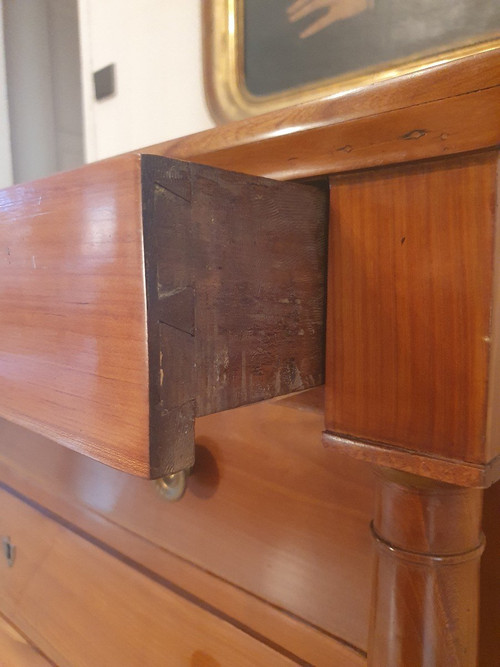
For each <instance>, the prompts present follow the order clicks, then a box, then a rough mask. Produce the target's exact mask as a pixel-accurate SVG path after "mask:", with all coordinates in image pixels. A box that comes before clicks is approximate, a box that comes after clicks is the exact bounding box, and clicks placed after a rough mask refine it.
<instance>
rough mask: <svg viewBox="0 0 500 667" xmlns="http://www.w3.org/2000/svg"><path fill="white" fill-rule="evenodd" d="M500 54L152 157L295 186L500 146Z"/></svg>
mask: <svg viewBox="0 0 500 667" xmlns="http://www.w3.org/2000/svg"><path fill="white" fill-rule="evenodd" d="M499 118H500V47H498V46H491V48H489V49H487V50H485V51H483V52H481V53H478V54H476V55H472V56H471V55H469V56H464V57H463V58H460V59H457V60H454V61H452V62H446V60H445V59H443V60H442V61H441V62H440V63H438V64H436V65H433V66H430V67H428V68H426V69H423V70H421V71H420V72H417V73H412V74H407V75H404V76H400V77H397V78H395V79H392V80H388V81H383V82H380V83H377V84H374V85H371V86H368V87H365V88H361V89H359V90H354V91H350V92H347V93H339V94H337V95H333V96H332V97H327V98H325V99H322V100H319V101H314V102H308V103H305V104H300V105H297V106H294V107H289V108H287V109H282V110H280V111H274V112H271V113H268V114H264V115H262V116H257V117H253V118H248V119H246V120H243V121H237V122H233V123H228V124H227V125H224V126H221V127H218V128H215V129H213V130H207V131H205V132H200V133H197V134H193V135H191V136H187V137H183V138H181V139H175V140H172V141H168V142H165V143H160V144H156V145H154V146H150V147H148V148H146V149H144V150H145V152H147V153H154V154H157V155H168V156H172V157H179V158H182V159H190V160H194V161H196V162H200V163H203V164H210V165H213V166H218V167H222V168H225V169H233V170H236V171H240V172H244V173H249V174H259V175H263V176H268V177H270V178H277V179H283V180H284V179H293V178H304V177H311V176H317V175H319V174H330V173H338V172H342V171H351V170H354V169H364V168H367V167H376V166H382V165H388V164H395V163H402V162H408V161H411V160H418V159H424V158H429V157H439V156H443V155H451V154H454V153H462V152H465V151H471V150H478V149H481V148H488V147H491V146H495V145H498V144H499V143H500V123H499V122H498V119H499Z"/></svg>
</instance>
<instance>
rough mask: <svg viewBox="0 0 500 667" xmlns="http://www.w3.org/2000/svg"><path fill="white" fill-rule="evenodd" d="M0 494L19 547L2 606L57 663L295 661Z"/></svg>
mask: <svg viewBox="0 0 500 667" xmlns="http://www.w3.org/2000/svg"><path fill="white" fill-rule="evenodd" d="M0 497H1V503H2V516H1V517H0V533H2V534H4V533H5V532H6V531H10V534H11V537H12V539H13V541H14V542H15V543H16V546H17V558H16V564H15V566H14V567H13V568H11V569H10V570H9V572H8V573H7V574H5V573H4V575H3V576H2V578H1V579H0V590H1V601H0V607H1V610H2V612H3V613H6V614H8V616H9V618H11V619H13V621H14V622H15V623H16V624H17V625H18V626H19V627H20V628H22V629H23V631H25V632H27V633H28V634H29V636H30V637H32V638H33V639H34V640H35V642H36V643H37V644H38V645H39V646H40V647H41V648H42V649H43V650H44V652H45V653H46V654H47V655H48V656H49V657H50V658H51V659H52V660H54V661H55V662H56V663H57V664H58V665H61V667H63V666H64V665H68V666H71V667H79V666H82V667H83V666H85V667H86V666H87V665H89V664H95V665H104V664H120V665H127V666H130V667H132V666H134V665H143V664H144V663H145V662H146V664H148V665H152V666H153V665H165V664H172V665H191V666H201V665H204V666H206V665H214V666H215V665H217V666H220V667H222V666H223V665H227V667H230V666H232V665H241V666H242V667H243V666H244V665H248V666H249V667H250V666H252V667H253V666H254V665H256V664H265V665H270V666H271V665H273V666H274V665H276V666H278V665H294V664H295V665H296V664H301V663H300V662H299V661H298V660H296V659H294V658H293V657H292V656H289V655H287V652H286V651H283V652H280V651H279V650H278V649H276V648H272V647H271V646H270V645H266V643H265V642H264V641H258V640H257V639H255V638H253V637H251V636H250V635H248V634H247V633H245V632H243V631H242V630H240V629H238V628H236V627H235V626H234V625H231V624H230V623H228V622H224V621H223V620H221V619H220V618H217V617H216V616H214V615H213V614H211V613H210V612H209V611H207V610H205V609H203V608H202V607H200V606H197V605H196V604H194V603H192V602H190V601H189V600H187V599H185V598H183V597H182V596H181V595H178V594H177V593H175V592H173V591H171V590H169V589H168V588H167V587H165V586H162V585H161V584H159V583H156V582H154V581H153V580H151V579H149V578H148V577H146V576H144V575H143V574H141V573H139V572H137V571H136V570H134V569H133V568H131V567H129V566H127V565H125V564H124V563H122V562H120V561H119V560H118V559H116V558H113V557H112V556H110V555H109V554H107V553H106V552H104V551H102V550H100V549H99V548H97V547H96V546H94V545H93V544H91V543H90V542H88V541H86V540H84V539H82V538H81V537H78V536H77V535H75V534H74V533H71V532H69V531H67V530H66V529H65V528H63V527H62V526H60V525H58V524H57V523H55V522H53V521H51V520H50V519H47V518H46V517H44V516H42V515H41V514H39V513H38V512H36V511H35V510H33V509H32V508H30V507H28V506H27V505H24V504H23V503H21V502H20V501H19V500H16V499H15V498H13V497H12V496H10V495H9V494H7V493H5V492H4V491H0ZM76 562H77V563H78V567H77V568H75V563H76ZM131 591H133V596H132V595H130V593H131ZM89 638H91V641H90V640H89ZM302 664H304V663H302Z"/></svg>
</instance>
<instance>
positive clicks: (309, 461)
mask: <svg viewBox="0 0 500 667" xmlns="http://www.w3.org/2000/svg"><path fill="white" fill-rule="evenodd" d="M314 391H316V390H314ZM281 401H282V399H273V400H272V401H265V402H261V403H257V404H254V405H252V406H247V407H242V408H238V409H235V410H229V411H226V412H221V413H219V414H216V415H210V416H206V417H202V418H200V419H198V420H197V424H196V429H197V434H196V440H197V443H198V448H197V453H196V461H197V463H196V465H195V469H194V472H193V475H192V476H191V477H190V479H189V482H188V488H187V491H186V494H185V496H184V498H183V499H182V501H181V502H179V503H176V504H174V505H172V504H169V503H166V502H165V501H164V499H163V498H161V497H160V496H159V495H158V494H157V492H156V490H155V488H154V484H148V483H146V482H145V481H144V480H141V479H134V478H131V477H129V476H127V475H124V474H123V473H119V472H117V471H114V470H112V469H111V468H108V467H106V466H102V465H100V464H98V463H96V462H94V461H92V460H90V459H84V458H83V457H80V456H78V455H76V454H75V453H73V452H70V451H69V450H65V449H64V448H62V447H58V446H57V445H56V444H54V443H50V442H45V443H43V445H42V443H40V442H39V440H40V439H41V438H40V436H36V435H35V434H30V433H28V432H27V431H25V430H23V429H21V428H19V427H16V426H15V425H13V424H9V423H8V422H5V421H4V422H2V426H1V431H0V440H1V442H2V450H1V454H0V474H1V477H2V479H4V480H6V481H7V480H8V483H10V484H11V485H13V486H14V487H15V488H16V489H18V490H19V491H20V492H21V493H28V494H30V495H31V496H32V497H34V498H35V499H37V500H38V501H39V502H40V503H41V504H43V505H46V506H49V507H50V508H51V509H52V510H53V511H55V512H56V513H57V514H60V515H61V516H63V517H66V516H68V515H67V512H68V511H69V510H68V506H69V505H73V506H77V507H83V508H87V509H89V510H91V511H92V512H93V513H96V514H97V515H98V516H100V517H103V518H104V519H106V520H107V522H106V525H107V526H108V528H106V526H104V527H103V528H102V533H100V536H101V538H102V539H104V541H106V540H107V539H111V537H107V535H108V534H109V533H110V532H111V528H110V527H111V526H113V525H119V526H122V527H123V528H124V529H125V530H126V531H127V532H128V533H130V534H133V535H138V536H141V537H143V538H144V539H145V540H146V541H147V542H148V543H151V544H154V545H157V546H158V547H159V550H160V551H162V552H163V551H164V550H166V551H168V552H170V553H171V554H173V555H175V556H177V557H178V558H181V559H182V560H183V561H185V562H186V563H187V564H191V565H192V566H195V567H199V568H200V569H201V570H203V571H204V572H209V573H211V574H212V575H213V576H215V577H216V578H217V579H219V580H224V581H225V582H228V583H230V584H232V585H233V586H235V587H236V588H237V589H238V590H240V591H246V592H247V593H249V594H251V595H252V596H254V597H255V598H258V599H260V600H261V601H266V602H268V603H269V604H271V605H272V606H273V607H275V608H277V609H279V610H283V612H284V613H286V614H289V615H291V616H292V617H294V618H295V619H297V620H298V621H299V620H300V621H302V622H303V623H305V624H307V625H309V626H310V627H315V628H317V629H320V630H322V631H323V632H325V633H328V635H330V636H331V637H337V638H339V639H340V640H342V641H343V642H345V643H347V644H350V645H351V646H354V647H357V648H358V649H360V650H365V649H366V642H367V634H368V615H369V598H370V578H371V566H372V550H371V537H370V530H369V522H370V519H371V516H372V502H373V500H372V499H373V495H372V494H373V480H372V474H371V470H370V467H369V466H367V465H366V464H363V463H359V462H357V461H354V460H352V459H350V458H349V457H346V456H337V455H336V454H335V453H332V452H328V451H325V449H324V448H322V447H321V444H320V438H321V431H322V428H323V412H322V411H320V412H317V411H315V410H310V409H309V407H308V406H307V407H306V408H305V409H297V408H290V407H289V404H288V401H286V402H285V404H284V405H282V404H281ZM27 460H30V461H31V464H30V466H29V467H27V466H26V463H25V462H26V461H27ZM14 473H15V474H14ZM41 494H42V495H41ZM48 494H50V495H53V496H55V497H56V498H55V500H54V501H52V502H51V503H50V504H49V497H48ZM332 517H335V520H332ZM69 518H71V517H69ZM77 523H80V519H78V520H77ZM187 527H189V528H187ZM92 530H95V529H92ZM111 534H112V532H111ZM112 544H113V545H114V546H116V548H117V549H118V550H119V551H125V552H127V551H128V549H129V548H130V547H129V543H128V542H127V541H124V542H121V543H120V542H119V543H115V542H113V543H112ZM135 553H136V556H135V557H136V558H137V559H138V560H139V561H140V562H142V560H143V558H144V547H142V548H141V547H140V546H139V547H137V549H136V551H135ZM156 567H158V565H157V566H156ZM161 567H162V568H164V567H166V566H164V565H162V566H161ZM168 568H169V569H168V570H165V569H161V570H160V572H161V573H162V574H163V575H164V576H169V577H170V576H174V575H173V574H171V575H170V574H167V575H165V572H171V566H170V565H168ZM179 576H180V575H179ZM192 577H193V575H192V574H189V573H188V574H186V575H185V576H183V577H182V578H181V579H174V580H175V581H177V582H178V583H179V584H180V585H182V586H183V587H184V588H185V587H188V589H189V590H192V591H193V592H194V593H196V591H197V587H198V586H200V584H199V583H198V582H199V579H193V580H192V581H191V583H190V580H191V579H192ZM205 588H206V587H204V588H203V589H202V590H204V589H205ZM208 599H209V600H210V601H211V602H212V603H213V604H215V605H216V606H219V605H222V604H223V602H224V595H223V591H221V590H220V587H219V586H216V585H215V584H214V586H213V591H212V593H211V596H210V598H208ZM333 601H334V602H333ZM248 604H249V603H248V602H241V603H240V604H239V605H237V614H238V616H237V618H240V617H241V614H242V613H243V611H244V609H245V608H247V605H248ZM224 608H225V607H224ZM253 609H254V607H250V608H249V612H248V614H247V617H246V621H245V622H246V623H249V624H251V625H252V627H254V624H255V623H256V622H257V620H258V617H259V616H262V621H261V622H260V626H259V627H261V628H262V623H264V619H265V618H266V616H265V615H264V613H263V612H262V611H254V612H253V613H252V610H253ZM276 627H279V626H277V624H276V622H273V624H272V628H273V631H275V630H274V629H275V628H276ZM276 632H277V630H276ZM290 632H292V631H291V630H288V637H289V636H290ZM283 633H284V629H283V630H281V631H280V635H279V636H283ZM293 633H294V636H295V640H294V643H295V645H296V644H297V643H298V644H299V645H300V643H301V642H300V638H301V637H303V634H297V632H296V631H295V630H294V631H293ZM287 641H291V640H290V639H287ZM303 642H304V645H307V644H308V643H309V642H306V640H305V639H304V640H303ZM311 644H312V645H314V642H311V643H309V645H311ZM297 650H298V649H297ZM316 659H317V658H316ZM310 662H312V663H313V664H315V662H314V660H313V659H311V660H310ZM330 664H331V663H330ZM327 665H328V663H327Z"/></svg>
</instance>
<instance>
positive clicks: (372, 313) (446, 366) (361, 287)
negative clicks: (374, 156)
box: [325, 152, 497, 472]
mask: <svg viewBox="0 0 500 667" xmlns="http://www.w3.org/2000/svg"><path fill="white" fill-rule="evenodd" d="M496 169H497V155H496V153H494V152H491V153H485V154H479V155H471V156H468V157H461V158H454V159H449V160H440V161H433V162H427V163H423V164H416V165H412V166H408V167H406V168H390V169H381V170H374V171H367V172H363V173H359V174H355V175H351V176H345V177H344V176H340V177H336V178H335V179H334V180H333V181H332V187H333V194H332V203H331V206H332V209H331V232H330V265H329V266H330V269H329V270H330V275H329V315H328V337H327V399H326V416H325V419H326V427H327V431H328V432H331V433H333V434H338V435H339V436H341V437H342V438H347V439H352V441H353V447H356V441H362V442H366V443H367V444H368V445H373V446H374V447H376V446H377V443H381V444H382V445H384V446H387V445H389V446H393V447H397V448H399V449H401V450H404V451H406V452H407V451H414V452H416V453H418V454H427V455H429V456H434V457H437V458H441V459H449V460H450V461H451V463H453V461H458V462H466V463H471V464H487V463H489V462H490V459H491V458H492V455H494V450H493V448H492V444H491V442H488V441H486V411H487V400H488V398H487V387H488V380H489V358H490V349H491V346H492V340H491V328H490V326H491V324H490V311H491V302H492V296H493V284H492V268H493V243H494V222H495V219H494V215H495V213H494V208H492V203H493V202H494V201H495V198H496ZM333 444H334V443H333ZM367 449H368V451H367V456H371V455H370V452H369V447H368V448H367ZM387 449H388V448H387V447H386V449H384V451H385V452H386V453H387V454H388V455H389V456H390V455H391V452H390V450H389V451H387ZM358 455H359V456H362V455H363V452H362V451H361V450H359V451H358ZM378 462H379V463H384V462H383V461H382V460H380V458H379V461H378ZM430 463H432V462H430ZM387 465H391V464H389V463H388V462H387ZM415 472H416V470H415ZM420 472H421V471H420Z"/></svg>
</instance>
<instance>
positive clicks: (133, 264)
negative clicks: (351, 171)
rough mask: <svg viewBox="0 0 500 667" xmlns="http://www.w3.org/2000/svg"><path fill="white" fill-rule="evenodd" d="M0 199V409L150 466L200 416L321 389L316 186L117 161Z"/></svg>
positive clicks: (141, 160) (181, 448)
mask: <svg viewBox="0 0 500 667" xmlns="http://www.w3.org/2000/svg"><path fill="white" fill-rule="evenodd" d="M1 197H2V199H1V202H0V244H1V246H2V248H4V250H3V251H2V256H1V259H0V285H1V287H0V308H1V315H0V414H1V415H3V416H4V417H6V418H8V419H12V420H13V421H15V422H17V423H19V424H21V425H23V426H26V427H27V428H31V429H33V430H35V431H37V432H39V433H42V434H44V435H47V436H48V437H50V438H53V439H54V440H56V441H57V442H59V443H61V444H63V445H65V446H68V447H71V448H73V449H75V450H77V451H79V452H80V453H84V454H87V455H89V456H91V457H93V458H95V459H97V460H99V461H102V462H104V463H106V464H108V465H111V466H114V467H116V468H118V469H120V470H123V471H125V472H130V473H133V474H136V475H140V476H144V477H159V476H162V475H165V474H168V473H172V472H175V471H178V470H183V469H188V468H190V467H191V466H192V465H193V462H194V418H195V416H196V415H200V414H207V413H211V412H214V411H219V410H225V409H228V408H231V407H234V406H237V405H241V404H244V403H251V402H253V401H256V400H262V399H265V398H270V397H272V396H276V395H280V394H287V393H289V392H290V391H296V390H301V389H307V388H309V387H311V386H315V385H318V384H321V383H322V381H323V365H324V362H323V344H322V342H323V339H324V308H325V303H324V300H325V285H324V283H325V276H324V273H325V261H326V257H325V253H326V248H325V236H326V211H327V203H326V192H325V191H324V190H321V189H319V188H317V187H313V186H306V185H299V184H284V183H276V182H272V181H269V180H265V179H259V178H254V177H244V176H240V175H235V174H222V173H221V172H220V170H214V169H212V168H210V167H203V166H202V167H200V166H198V167H192V166H190V165H189V164H187V163H180V162H179V161H172V160H169V159H166V158H160V157H155V156H142V157H141V156H138V155H129V156H124V157H120V158H115V159H111V160H107V161H104V162H100V163H97V164H95V165H90V166H88V167H84V168H82V169H79V170H76V171H74V172H68V173H67V174H61V175H56V176H54V177H52V178H49V179H45V180H42V181H38V182H35V183H32V184H28V185H25V186H17V187H14V188H11V189H8V190H5V191H4V192H3V193H2V194H1ZM145 270H146V276H145V275H144V271H145ZM145 288H146V289H145ZM146 322H147V326H146Z"/></svg>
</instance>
